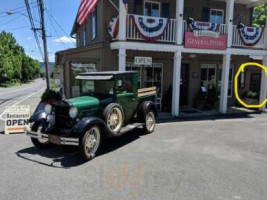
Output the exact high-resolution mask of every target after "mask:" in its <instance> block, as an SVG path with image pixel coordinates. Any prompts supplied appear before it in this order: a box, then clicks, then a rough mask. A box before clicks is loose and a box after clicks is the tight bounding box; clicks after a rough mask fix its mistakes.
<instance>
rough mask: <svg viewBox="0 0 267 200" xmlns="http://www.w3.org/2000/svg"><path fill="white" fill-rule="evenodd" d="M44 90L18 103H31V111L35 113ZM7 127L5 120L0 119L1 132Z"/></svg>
mask: <svg viewBox="0 0 267 200" xmlns="http://www.w3.org/2000/svg"><path fill="white" fill-rule="evenodd" d="M43 92H44V91H41V92H39V93H37V94H35V95H33V96H31V97H30V98H28V99H25V100H24V101H22V102H21V103H19V104H18V105H29V106H31V113H33V112H34V111H35V109H36V107H37V106H38V104H39V102H40V99H41V95H42V94H43ZM4 129H5V123H4V121H2V120H0V133H3V132H4Z"/></svg>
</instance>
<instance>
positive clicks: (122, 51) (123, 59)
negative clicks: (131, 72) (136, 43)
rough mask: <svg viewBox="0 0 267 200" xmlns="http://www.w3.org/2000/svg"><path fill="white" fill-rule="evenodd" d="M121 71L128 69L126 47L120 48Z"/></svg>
mask: <svg viewBox="0 0 267 200" xmlns="http://www.w3.org/2000/svg"><path fill="white" fill-rule="evenodd" d="M118 56H119V71H126V49H124V48H120V49H119V55H118Z"/></svg>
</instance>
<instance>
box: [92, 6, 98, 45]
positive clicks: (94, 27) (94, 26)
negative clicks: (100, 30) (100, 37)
mask: <svg viewBox="0 0 267 200" xmlns="http://www.w3.org/2000/svg"><path fill="white" fill-rule="evenodd" d="M96 36H97V9H95V10H94V12H93V13H92V24H91V39H92V40H94V39H95V38H96Z"/></svg>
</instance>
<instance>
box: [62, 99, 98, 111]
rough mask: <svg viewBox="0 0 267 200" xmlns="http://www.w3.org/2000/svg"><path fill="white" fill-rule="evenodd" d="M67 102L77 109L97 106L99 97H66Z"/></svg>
mask: <svg viewBox="0 0 267 200" xmlns="http://www.w3.org/2000/svg"><path fill="white" fill-rule="evenodd" d="M67 102H68V103H69V104H70V105H73V106H74V107H76V108H77V109H78V110H83V109H87V108H88V107H98V106H99V99H97V98H95V97H90V96H84V97H77V98H73V99H68V100H67Z"/></svg>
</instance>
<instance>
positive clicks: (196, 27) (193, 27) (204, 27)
mask: <svg viewBox="0 0 267 200" xmlns="http://www.w3.org/2000/svg"><path fill="white" fill-rule="evenodd" d="M187 24H188V27H189V30H190V31H213V32H218V31H219V27H220V24H215V23H211V22H199V21H195V20H194V19H193V18H189V19H188V21H187Z"/></svg>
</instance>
